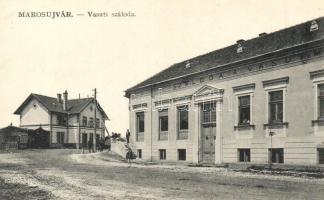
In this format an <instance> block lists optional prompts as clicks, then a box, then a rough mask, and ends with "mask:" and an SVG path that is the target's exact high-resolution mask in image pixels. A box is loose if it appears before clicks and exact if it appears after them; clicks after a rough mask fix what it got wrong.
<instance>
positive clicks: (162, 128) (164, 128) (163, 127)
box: [159, 109, 169, 140]
mask: <svg viewBox="0 0 324 200" xmlns="http://www.w3.org/2000/svg"><path fill="white" fill-rule="evenodd" d="M168 129H169V117H168V110H167V109H164V110H161V111H159V140H167V139H168Z"/></svg>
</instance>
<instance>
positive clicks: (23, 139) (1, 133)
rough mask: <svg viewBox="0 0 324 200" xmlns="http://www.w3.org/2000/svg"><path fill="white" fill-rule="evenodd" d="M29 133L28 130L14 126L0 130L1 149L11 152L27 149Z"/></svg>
mask: <svg viewBox="0 0 324 200" xmlns="http://www.w3.org/2000/svg"><path fill="white" fill-rule="evenodd" d="M28 131H29V130H27V129H23V128H19V127H16V126H12V125H10V126H7V127H5V128H2V129H0V149H1V150H11V149H24V148H27V145H28Z"/></svg>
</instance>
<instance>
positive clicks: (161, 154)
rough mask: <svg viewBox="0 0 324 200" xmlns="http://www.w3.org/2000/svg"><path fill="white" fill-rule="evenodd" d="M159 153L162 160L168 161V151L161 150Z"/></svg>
mask: <svg viewBox="0 0 324 200" xmlns="http://www.w3.org/2000/svg"><path fill="white" fill-rule="evenodd" d="M159 152H160V160H166V150H165V149H159Z"/></svg>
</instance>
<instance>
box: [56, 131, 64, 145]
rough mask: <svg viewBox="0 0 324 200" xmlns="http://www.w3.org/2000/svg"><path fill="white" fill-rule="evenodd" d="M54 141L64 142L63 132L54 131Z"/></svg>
mask: <svg viewBox="0 0 324 200" xmlns="http://www.w3.org/2000/svg"><path fill="white" fill-rule="evenodd" d="M56 143H58V144H64V132H56Z"/></svg>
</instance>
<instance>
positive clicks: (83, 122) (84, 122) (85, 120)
mask: <svg viewBox="0 0 324 200" xmlns="http://www.w3.org/2000/svg"><path fill="white" fill-rule="evenodd" d="M82 125H83V126H87V125H88V118H87V117H85V116H83V117H82Z"/></svg>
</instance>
